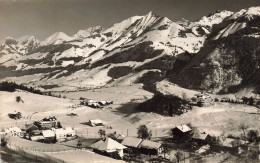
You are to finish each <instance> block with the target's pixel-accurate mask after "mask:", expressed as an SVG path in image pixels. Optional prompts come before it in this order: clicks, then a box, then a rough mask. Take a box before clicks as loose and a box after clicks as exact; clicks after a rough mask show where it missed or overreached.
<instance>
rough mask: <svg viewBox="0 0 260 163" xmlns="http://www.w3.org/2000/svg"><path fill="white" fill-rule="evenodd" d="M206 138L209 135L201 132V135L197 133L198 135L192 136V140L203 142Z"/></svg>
mask: <svg viewBox="0 0 260 163" xmlns="http://www.w3.org/2000/svg"><path fill="white" fill-rule="evenodd" d="M207 136H209V134H207V133H205V132H202V133H199V134H198V135H196V136H194V137H193V138H195V139H201V140H205V139H206V138H207Z"/></svg>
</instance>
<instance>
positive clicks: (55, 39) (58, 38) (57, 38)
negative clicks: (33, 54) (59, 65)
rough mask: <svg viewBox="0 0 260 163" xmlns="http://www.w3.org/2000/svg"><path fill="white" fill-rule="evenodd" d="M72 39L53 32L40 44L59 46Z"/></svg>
mask: <svg viewBox="0 0 260 163" xmlns="http://www.w3.org/2000/svg"><path fill="white" fill-rule="evenodd" d="M71 39H72V37H70V36H68V35H67V34H65V33H64V32H55V33H53V34H52V35H51V36H49V37H48V38H46V39H45V40H44V41H43V42H42V44H43V45H47V44H60V43H62V42H63V41H70V40H71Z"/></svg>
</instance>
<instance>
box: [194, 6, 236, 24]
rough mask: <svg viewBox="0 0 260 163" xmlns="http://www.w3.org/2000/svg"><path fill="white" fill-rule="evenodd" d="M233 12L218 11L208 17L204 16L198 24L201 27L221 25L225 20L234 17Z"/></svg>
mask: <svg viewBox="0 0 260 163" xmlns="http://www.w3.org/2000/svg"><path fill="white" fill-rule="evenodd" d="M232 14H233V12H231V11H227V10H222V11H220V10H218V11H216V12H213V13H210V14H209V15H208V16H203V17H202V18H201V19H199V20H198V21H197V22H196V23H197V24H200V25H207V26H210V27H212V26H213V25H214V24H219V23H221V22H222V21H223V20H224V19H226V18H227V17H229V16H230V15H232Z"/></svg>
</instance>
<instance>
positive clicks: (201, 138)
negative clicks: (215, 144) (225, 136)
mask: <svg viewBox="0 0 260 163" xmlns="http://www.w3.org/2000/svg"><path fill="white" fill-rule="evenodd" d="M209 139H210V135H209V134H207V133H206V132H202V133H199V134H198V135H194V136H193V140H195V141H196V142H198V144H199V145H205V144H207V142H208V140H209Z"/></svg>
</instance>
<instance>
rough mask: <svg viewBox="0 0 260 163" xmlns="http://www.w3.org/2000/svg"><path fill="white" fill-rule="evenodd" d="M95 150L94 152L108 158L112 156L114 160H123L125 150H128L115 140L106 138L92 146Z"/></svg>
mask: <svg viewBox="0 0 260 163" xmlns="http://www.w3.org/2000/svg"><path fill="white" fill-rule="evenodd" d="M90 147H91V148H93V151H94V152H97V153H100V154H103V155H106V156H111V157H114V158H117V156H119V157H120V158H123V156H124V152H123V150H124V149H126V148H127V147H125V146H124V145H122V144H120V143H118V142H116V141H115V140H113V139H111V138H105V139H102V140H100V141H98V142H96V143H94V144H92V145H91V146H90Z"/></svg>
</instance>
